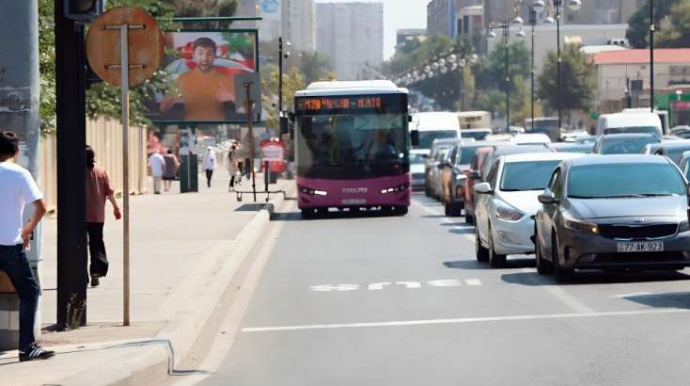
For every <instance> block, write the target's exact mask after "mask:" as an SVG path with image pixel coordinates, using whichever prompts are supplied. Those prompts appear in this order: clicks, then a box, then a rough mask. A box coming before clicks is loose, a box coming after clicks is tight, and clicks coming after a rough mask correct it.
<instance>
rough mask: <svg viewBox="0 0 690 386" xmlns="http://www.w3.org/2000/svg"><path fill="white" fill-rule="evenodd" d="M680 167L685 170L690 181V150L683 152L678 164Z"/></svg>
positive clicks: (686, 177)
mask: <svg viewBox="0 0 690 386" xmlns="http://www.w3.org/2000/svg"><path fill="white" fill-rule="evenodd" d="M678 167H679V168H680V170H681V171H682V172H683V175H684V176H685V179H687V180H688V181H690V151H686V152H685V153H683V156H682V157H680V163H679V164H678Z"/></svg>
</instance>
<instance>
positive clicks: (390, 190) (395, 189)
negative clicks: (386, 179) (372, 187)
mask: <svg viewBox="0 0 690 386" xmlns="http://www.w3.org/2000/svg"><path fill="white" fill-rule="evenodd" d="M409 186H410V184H407V183H405V184H402V185H398V186H394V187H392V188H388V189H382V190H381V194H386V193H398V192H404V191H406V190H407V188H408V187H409Z"/></svg>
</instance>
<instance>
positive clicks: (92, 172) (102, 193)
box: [86, 145, 122, 287]
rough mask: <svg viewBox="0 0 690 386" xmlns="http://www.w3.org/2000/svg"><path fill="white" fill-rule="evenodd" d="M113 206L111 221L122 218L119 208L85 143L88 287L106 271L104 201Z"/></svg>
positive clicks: (94, 155) (102, 170)
mask: <svg viewBox="0 0 690 386" xmlns="http://www.w3.org/2000/svg"><path fill="white" fill-rule="evenodd" d="M106 200H108V201H110V203H111V204H112V205H113V215H114V216H115V220H119V219H120V218H121V217H122V214H121V213H120V207H119V206H118V205H117V200H116V199H115V191H114V190H113V188H112V187H111V186H110V178H109V177H108V173H107V172H106V171H105V169H103V168H102V167H100V166H98V165H96V152H94V151H93V149H92V148H91V146H88V145H87V146H86V231H87V234H88V236H89V255H90V256H91V264H90V265H89V273H90V275H91V286H92V287H98V285H99V284H100V278H102V277H105V276H106V275H107V274H108V266H109V263H108V256H107V254H106V252H105V242H104V241H103V226H104V224H105V202H106Z"/></svg>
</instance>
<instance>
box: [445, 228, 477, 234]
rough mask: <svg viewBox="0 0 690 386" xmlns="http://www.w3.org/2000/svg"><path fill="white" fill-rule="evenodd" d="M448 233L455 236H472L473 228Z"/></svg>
mask: <svg viewBox="0 0 690 386" xmlns="http://www.w3.org/2000/svg"><path fill="white" fill-rule="evenodd" d="M448 232H450V233H452V234H455V235H473V234H474V228H456V229H449V230H448Z"/></svg>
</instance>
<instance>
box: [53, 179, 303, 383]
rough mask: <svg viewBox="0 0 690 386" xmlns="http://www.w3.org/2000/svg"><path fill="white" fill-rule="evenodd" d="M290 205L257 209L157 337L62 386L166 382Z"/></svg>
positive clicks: (291, 188) (279, 197)
mask: <svg viewBox="0 0 690 386" xmlns="http://www.w3.org/2000/svg"><path fill="white" fill-rule="evenodd" d="M285 190H286V192H287V194H288V195H291V194H293V193H294V190H295V187H294V184H292V183H288V186H286V189H285ZM284 204H285V199H284V197H283V195H277V196H276V198H275V199H273V200H271V201H270V202H268V203H266V204H265V206H264V207H263V208H262V209H261V210H259V211H258V212H257V214H256V215H255V216H254V218H253V219H252V220H251V221H250V222H249V224H247V226H245V227H244V228H243V229H242V230H241V231H240V233H239V234H238V235H237V237H235V239H234V242H235V244H234V251H233V252H232V253H231V254H230V257H232V258H228V259H225V260H223V259H222V258H221V259H219V260H220V261H221V262H220V263H219V264H213V265H212V266H211V267H210V268H209V272H211V274H212V278H211V280H204V282H205V283H206V285H205V286H203V287H200V288H197V289H196V290H195V291H193V292H191V293H188V294H186V299H183V302H184V303H183V304H182V306H181V307H179V308H177V309H176V310H175V311H174V317H173V318H172V320H169V321H168V322H167V323H166V325H165V327H163V329H162V330H161V331H160V332H159V333H158V334H157V335H156V336H155V337H153V338H151V339H148V340H145V341H133V342H132V343H128V344H127V343H126V344H121V345H119V346H118V345H116V346H114V347H121V348H124V347H131V349H128V350H127V352H126V353H123V354H122V355H121V357H122V360H121V361H120V363H119V365H117V366H105V367H101V368H98V369H89V370H86V371H84V372H81V373H78V374H76V375H72V376H69V377H66V378H63V379H60V380H57V382H55V383H56V384H59V385H60V386H142V385H152V384H155V383H158V382H162V381H164V380H165V379H166V378H167V377H168V376H169V375H170V374H173V373H174V370H175V368H176V367H177V366H178V365H179V364H180V363H181V362H182V361H183V360H184V359H185V357H186V356H187V355H188V353H189V351H190V350H191V349H192V347H193V346H194V343H195V342H196V340H197V338H198V336H199V335H200V334H201V332H202V331H203V328H204V327H205V325H206V323H207V322H208V320H209V319H210V318H211V316H212V315H213V312H214V311H215V309H216V306H217V304H218V302H219V301H220V299H221V297H222V296H223V294H224V293H225V291H226V290H227V288H228V283H229V282H230V280H231V279H232V277H233V276H234V275H235V273H236V272H237V270H238V269H239V267H240V266H241V265H242V264H243V263H244V261H245V260H246V258H247V257H248V256H249V254H250V253H251V251H252V249H254V247H255V246H256V244H257V242H258V241H259V240H260V238H261V236H262V234H263V230H264V228H266V227H267V226H268V224H269V223H270V220H271V217H272V215H273V213H274V212H275V210H276V208H280V207H282V206H283V205H284ZM114 347H113V348H114ZM142 351H143V352H142Z"/></svg>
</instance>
